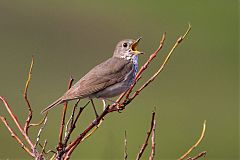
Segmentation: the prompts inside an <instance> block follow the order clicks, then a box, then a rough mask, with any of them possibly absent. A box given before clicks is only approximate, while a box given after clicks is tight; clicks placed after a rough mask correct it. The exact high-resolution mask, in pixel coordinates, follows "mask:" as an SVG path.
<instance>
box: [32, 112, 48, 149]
mask: <svg viewBox="0 0 240 160" xmlns="http://www.w3.org/2000/svg"><path fill="white" fill-rule="evenodd" d="M47 120H48V119H47V117H45V119H44V123H43V125H42V126H41V128H40V129H39V131H38V134H37V139H36V143H35V145H34V149H36V147H37V145H38V144H39V140H40V136H41V133H42V130H43V128H44V127H45V126H46V124H47Z"/></svg>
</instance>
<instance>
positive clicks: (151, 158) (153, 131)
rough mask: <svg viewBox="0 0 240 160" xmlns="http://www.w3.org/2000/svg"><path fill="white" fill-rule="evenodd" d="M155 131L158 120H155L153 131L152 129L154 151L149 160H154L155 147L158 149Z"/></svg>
mask: <svg viewBox="0 0 240 160" xmlns="http://www.w3.org/2000/svg"><path fill="white" fill-rule="evenodd" d="M155 131H156V120H155V119H154V122H153V129H152V151H151V155H150V156H149V160H153V159H154V156H155V147H156V142H155Z"/></svg>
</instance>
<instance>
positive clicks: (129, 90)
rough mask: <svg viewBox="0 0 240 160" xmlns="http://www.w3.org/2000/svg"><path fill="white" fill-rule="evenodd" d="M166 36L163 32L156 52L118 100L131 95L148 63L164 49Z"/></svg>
mask: <svg viewBox="0 0 240 160" xmlns="http://www.w3.org/2000/svg"><path fill="white" fill-rule="evenodd" d="M165 37H166V33H163V35H162V38H161V41H160V43H159V46H158V48H157V49H156V50H155V52H154V53H153V54H151V55H150V56H149V59H148V60H147V62H146V63H145V64H144V65H143V66H142V67H141V69H140V70H139V71H138V73H137V74H136V77H135V81H134V83H133V84H132V85H131V87H130V88H129V89H128V90H127V91H126V92H124V93H122V94H121V95H120V96H119V98H118V99H117V101H116V102H120V101H121V100H122V99H123V97H124V96H125V95H126V97H127V98H128V97H129V94H130V93H131V92H132V89H133V88H134V86H135V85H136V83H137V80H138V79H139V78H140V76H141V75H142V73H143V72H144V71H145V70H146V69H147V67H148V65H149V64H150V63H151V62H152V60H153V59H154V58H155V57H156V56H157V54H158V52H159V51H160V50H161V49H162V47H163V44H164V41H165Z"/></svg>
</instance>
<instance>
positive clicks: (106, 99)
mask: <svg viewBox="0 0 240 160" xmlns="http://www.w3.org/2000/svg"><path fill="white" fill-rule="evenodd" d="M102 99H103V100H105V103H106V101H109V102H112V103H115V104H117V105H120V103H118V102H116V101H114V100H111V99H108V98H102ZM105 106H106V105H105Z"/></svg>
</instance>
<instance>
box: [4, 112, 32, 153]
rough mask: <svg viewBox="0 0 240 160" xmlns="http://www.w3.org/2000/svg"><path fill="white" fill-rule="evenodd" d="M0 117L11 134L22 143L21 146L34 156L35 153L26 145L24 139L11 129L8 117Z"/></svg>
mask: <svg viewBox="0 0 240 160" xmlns="http://www.w3.org/2000/svg"><path fill="white" fill-rule="evenodd" d="M0 119H1V120H2V122H3V123H4V125H5V126H6V127H7V129H8V131H9V132H10V133H11V136H12V137H13V138H14V139H15V140H16V141H17V142H18V143H19V144H20V145H21V147H22V148H23V149H24V150H25V151H26V152H27V153H28V154H29V155H30V156H32V157H34V154H33V153H32V152H31V151H30V150H29V149H28V147H26V146H25V145H24V143H23V142H22V140H21V139H20V138H19V137H18V136H17V134H16V133H15V132H14V131H13V130H12V129H11V127H10V126H9V124H8V123H7V120H6V118H4V117H2V116H0Z"/></svg>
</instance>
